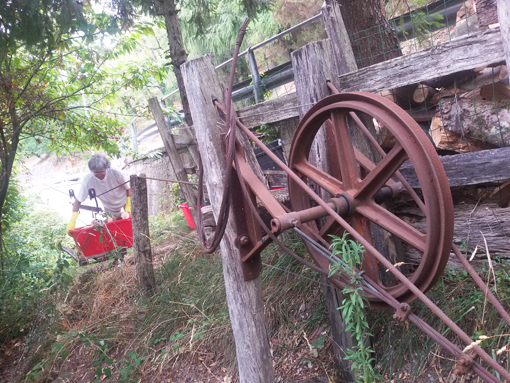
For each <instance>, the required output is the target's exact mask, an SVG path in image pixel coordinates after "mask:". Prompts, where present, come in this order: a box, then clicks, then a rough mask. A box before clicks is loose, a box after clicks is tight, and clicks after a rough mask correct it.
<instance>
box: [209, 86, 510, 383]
mask: <svg viewBox="0 0 510 383" xmlns="http://www.w3.org/2000/svg"><path fill="white" fill-rule="evenodd" d="M217 106H218V108H219V109H220V110H221V109H222V106H221V105H219V104H218V103H217ZM358 113H364V114H368V115H369V116H371V117H373V118H375V119H377V120H378V121H380V122H382V123H383V124H384V126H386V127H387V128H388V129H389V130H390V131H391V132H392V134H393V135H394V136H395V137H396V138H397V141H398V143H397V145H396V146H395V147H394V148H393V149H392V150H391V151H389V152H388V153H384V151H382V149H381V148H380V147H379V146H378V145H377V142H375V145H376V146H375V147H376V150H378V151H379V153H380V154H381V156H382V160H380V161H379V162H378V163H373V162H371V161H370V160H369V159H368V158H366V157H365V156H363V155H362V154H361V153H360V152H359V151H358V150H357V149H356V148H352V147H351V149H349V147H348V146H344V143H343V142H331V143H329V147H330V148H331V147H333V148H335V147H336V148H338V150H341V151H347V152H348V153H349V155H345V154H341V153H335V152H334V151H335V150H333V152H334V153H333V159H332V160H331V162H330V163H331V165H332V167H333V168H334V169H333V170H332V172H331V173H332V174H326V173H324V172H322V171H320V170H318V169H317V168H315V167H314V166H312V165H311V164H310V163H308V161H307V158H308V153H309V150H310V146H311V143H312V141H313V137H314V136H315V134H316V132H317V130H318V129H319V128H320V126H321V125H322V124H324V123H326V124H327V125H329V127H328V129H329V130H335V129H336V130H340V132H338V133H332V135H331V137H333V140H334V141H337V140H341V141H342V140H346V139H348V135H349V133H348V129H347V124H345V122H343V121H345V118H347V116H349V117H350V118H352V120H353V121H354V122H355V124H356V125H357V127H358V128H359V129H360V130H361V131H363V132H366V131H367V129H366V127H365V126H364V125H363V124H362V123H359V122H357V120H359V119H357V118H355V116H357V114H358ZM353 114H354V117H353ZM328 121H329V122H328ZM237 126H238V127H239V128H240V129H241V130H242V131H243V132H244V133H245V134H246V135H247V136H248V137H249V138H250V139H251V140H252V141H254V142H255V143H256V144H257V145H258V146H259V147H261V148H262V150H263V151H264V152H265V153H266V154H267V155H268V156H269V157H270V158H272V159H273V160H274V161H275V162H276V163H277V164H278V165H279V166H280V167H281V168H282V169H283V170H284V171H285V172H286V173H287V174H288V176H289V194H290V197H291V203H292V211H291V212H288V211H285V209H283V207H282V209H283V211H284V212H283V213H281V214H278V215H273V217H274V219H273V223H274V224H273V225H272V226H273V230H272V231H273V232H274V233H279V232H281V231H282V230H283V229H286V228H291V227H299V228H300V232H301V233H303V235H306V236H307V237H308V238H309V239H310V241H311V242H310V243H309V242H307V247H308V249H309V251H310V255H311V257H312V258H313V260H314V262H315V264H316V266H315V265H311V264H309V263H308V262H307V261H305V260H303V259H300V258H299V257H298V256H295V254H294V255H293V256H294V257H295V258H296V259H298V260H299V261H300V262H303V263H305V264H307V265H308V266H310V267H312V268H313V269H314V270H317V271H319V272H320V273H323V274H326V275H327V273H328V270H329V264H330V259H331V258H330V257H329V256H327V254H326V252H327V251H328V250H327V248H328V246H329V244H328V242H327V235H328V234H330V233H335V232H336V233H338V232H340V231H343V230H345V231H347V232H348V233H349V234H350V235H351V237H352V238H353V239H354V240H356V241H358V242H359V243H360V244H362V245H363V246H364V248H365V250H366V258H368V259H369V262H368V264H369V266H370V267H372V270H370V271H369V272H365V273H364V274H363V275H362V276H363V278H364V280H365V281H366V284H365V289H364V290H365V292H366V296H367V297H368V298H369V300H370V301H371V303H372V305H374V306H375V307H392V308H394V309H395V310H396V314H395V317H396V319H398V320H409V321H410V322H412V323H414V324H415V325H416V326H417V327H418V328H419V329H420V330H422V331H423V332H425V333H426V334H427V335H429V336H430V337H431V338H432V339H434V340H435V341H437V342H438V343H439V344H440V345H441V346H443V347H444V348H445V350H447V351H448V352H450V353H451V354H452V355H453V356H454V357H456V358H458V359H459V364H458V365H459V366H460V367H459V368H461V369H465V370H466V371H467V368H468V367H469V366H472V369H473V371H474V372H475V373H477V374H478V375H479V376H480V377H481V378H482V379H483V380H485V381H487V382H499V381H500V380H499V379H497V378H496V377H494V376H493V375H492V374H491V373H489V372H488V371H487V370H486V369H485V368H484V367H482V366H481V365H480V364H478V363H476V362H473V361H472V360H471V362H470V361H469V360H468V359H466V358H464V356H465V354H464V353H463V352H462V351H461V350H460V349H459V348H458V347H457V346H455V345H454V344H453V343H451V342H450V341H449V340H448V339H446V338H445V337H444V336H442V335H441V334H439V333H438V332H437V331H436V330H434V329H433V328H432V327H430V326H429V325H428V324H427V323H426V322H424V321H423V320H421V319H420V318H419V317H417V316H416V315H414V314H413V313H411V310H410V309H409V308H408V307H409V306H408V305H407V303H406V302H409V301H411V300H413V299H415V298H419V299H420V300H421V301H422V302H423V303H424V304H425V305H426V306H427V307H429V309H430V310H431V311H433V312H434V313H435V314H436V315H437V316H438V317H439V318H440V319H441V320H442V321H443V322H444V323H445V324H446V325H447V326H448V327H450V328H451V329H452V331H453V332H454V333H455V334H456V335H457V336H458V337H459V338H460V339H461V340H462V341H463V342H464V343H465V344H466V345H471V344H472V340H471V338H470V337H469V335H467V334H466V333H465V332H464V331H462V330H461V329H460V328H459V327H458V326H457V325H456V324H455V323H454V322H453V321H452V320H451V319H450V318H449V317H448V316H447V315H446V314H444V313H443V312H442V311H441V310H440V309H439V308H438V307H437V306H436V305H435V304H434V303H433V302H432V301H431V300H430V299H428V298H427V296H426V295H425V294H424V292H426V291H427V290H428V289H429V288H430V287H432V285H433V284H434V283H435V282H436V281H437V279H438V278H439V276H440V275H441V273H442V271H443V269H444V267H445V265H446V262H447V259H448V255H449V252H450V248H451V245H452V237H453V204H452V201H451V195H450V192H449V187H448V182H447V179H446V176H445V174H444V170H443V169H442V166H441V163H440V161H439V158H438V157H437V154H436V153H435V150H434V148H433V147H432V146H431V144H430V142H429V141H428V139H427V138H426V136H425V135H424V133H423V131H422V130H421V128H420V127H419V126H417V125H416V123H415V122H414V120H412V119H411V118H410V117H409V116H408V115H407V114H406V113H405V112H404V111H403V110H401V109H400V108H398V107H395V105H394V104H392V103H390V102H388V101H387V100H384V99H382V98H381V97H378V96H374V95H371V94H365V93H359V92H356V93H350V94H342V95H334V96H331V97H328V98H326V99H324V100H322V101H321V102H319V103H318V104H316V106H314V107H313V108H312V109H311V110H310V111H309V113H308V114H307V115H306V116H305V117H304V118H303V120H302V122H301V124H300V126H299V127H298V131H297V132H296V135H295V139H294V141H293V144H292V147H291V156H290V160H289V166H287V165H285V164H284V163H283V162H282V161H280V160H279V159H278V158H277V157H276V156H275V155H274V154H273V153H272V152H271V151H270V150H269V149H267V148H266V147H265V146H264V145H263V144H262V143H261V142H260V141H259V140H258V139H257V138H256V137H255V136H254V135H253V133H251V132H250V131H249V129H248V128H246V127H245V126H243V125H242V124H241V123H240V122H239V121H237ZM372 144H373V145H374V142H373V141H372ZM237 158H238V159H239V156H238V157H237ZM404 161H411V162H412V163H413V166H414V168H415V169H416V170H417V174H418V179H419V180H420V184H421V186H422V190H423V200H422V199H421V198H420V197H419V196H418V195H417V194H416V193H415V192H414V191H413V190H412V189H411V188H410V187H409V184H408V183H407V182H406V181H405V179H403V177H402V176H401V175H400V174H399V172H398V168H399V166H400V165H401V164H402V163H403V162H404ZM238 166H239V168H241V167H242V166H241V165H240V164H239V165H238ZM239 170H240V169H239ZM241 174H242V175H243V176H244V174H243V173H242V172H241ZM392 178H394V179H392ZM395 180H398V181H399V182H396V181H395ZM310 181H311V183H313V184H315V185H318V186H319V187H320V188H323V189H324V190H326V191H328V192H329V193H330V194H331V195H332V196H333V198H331V199H330V200H329V201H324V200H322V199H321V197H320V196H319V195H318V193H317V192H316V191H315V190H314V189H313V188H312V187H310V185H309V184H308V183H309V182H310ZM243 184H246V185H249V186H250V188H251V187H252V185H255V187H254V188H253V189H250V190H251V191H252V192H254V196H257V197H258V198H259V199H261V200H262V202H263V203H264V205H268V206H271V204H272V202H270V201H269V197H268V196H267V195H266V193H265V192H264V191H262V189H261V188H259V186H257V185H256V182H253V180H250V177H249V176H248V177H247V178H246V179H244V182H243ZM403 191H407V192H408V193H409V195H410V196H411V197H412V199H413V200H414V202H415V203H416V205H417V206H418V207H419V208H421V209H422V211H423V213H424V214H425V216H426V218H427V231H426V232H425V233H421V232H419V231H417V230H415V229H414V228H413V227H412V226H410V225H408V224H407V223H405V222H403V221H402V220H400V219H399V218H398V217H396V216H394V215H393V214H392V213H391V212H389V211H387V210H386V209H385V208H384V207H382V206H380V205H379V204H378V203H380V202H381V199H385V198H392V197H394V196H395V195H398V194H400V193H401V192H403ZM266 198H267V200H265V199H266ZM271 198H272V197H271ZM263 199H264V200H263ZM312 201H313V203H315V204H317V205H318V206H312V205H311V203H312ZM251 208H252V211H253V210H254V209H253V204H252V207H251ZM327 216H329V219H328V220H327V222H326V223H325V224H324V225H323V226H322V227H320V226H318V225H317V220H318V218H320V217H327ZM357 216H358V217H362V218H363V219H364V220H365V222H366V221H370V222H373V223H376V224H378V225H379V226H381V227H383V228H384V229H385V230H387V231H388V232H389V233H391V234H392V235H395V236H397V237H398V238H400V239H402V240H403V241H404V242H406V243H407V244H408V245H410V246H413V247H415V248H416V249H417V250H418V251H419V252H420V253H421V254H422V258H421V262H420V264H419V265H417V267H416V269H415V270H414V271H413V272H412V273H411V274H407V275H404V274H403V273H402V272H401V271H400V270H399V269H398V266H397V265H393V264H392V263H391V262H390V261H389V260H388V259H387V258H386V257H385V255H384V254H381V253H380V252H379V251H377V250H376V249H375V248H374V246H373V245H372V243H371V241H370V238H367V237H370V233H367V232H363V230H359V226H356V223H355V222H354V223H353V221H355V218H356V217H357ZM259 222H260V220H259ZM268 235H269V236H270V237H271V239H273V240H274V241H276V242H277V243H278V242H279V241H278V240H277V239H276V237H275V236H274V234H273V233H268ZM257 238H259V239H256V240H253V239H252V236H251V235H250V236H249V241H248V240H246V239H243V240H242V239H241V237H239V244H240V245H241V242H243V243H246V245H245V246H241V247H242V248H246V255H245V256H244V257H243V260H251V258H252V256H254V257H258V256H259V254H260V251H261V250H262V249H263V248H264V247H265V246H266V244H267V242H268V241H263V240H261V239H260V235H259V236H258V237H257ZM279 245H281V243H279ZM321 245H322V246H323V248H322V249H321V247H320V246H321ZM281 246H283V245H281ZM287 250H288V249H287ZM379 264H380V265H381V266H382V267H383V268H385V269H386V272H390V273H391V274H393V275H394V276H395V278H396V279H397V281H398V282H397V283H396V284H394V285H391V286H385V285H383V284H382V283H381V280H380V278H379V275H378V273H377V272H376V271H374V266H375V265H377V266H378V265H379ZM364 266H365V265H364ZM380 269H381V268H380ZM330 280H331V282H332V283H333V284H334V285H335V286H336V287H337V288H339V289H342V288H343V287H344V286H345V277H343V276H342V275H339V276H337V277H335V278H331V279H330ZM487 290H488V289H485V290H484V292H485V293H486V294H487ZM489 299H490V298H489ZM507 315H508V314H507ZM505 319H506V318H505ZM472 351H474V352H475V353H476V354H478V356H480V357H481V359H483V360H484V361H485V362H486V363H487V364H488V365H489V366H490V367H491V368H493V369H494V370H495V371H497V372H498V373H499V374H500V375H501V376H502V377H503V378H504V379H506V380H510V374H509V373H508V371H506V370H504V368H503V367H502V366H500V365H499V364H498V363H497V361H495V360H494V359H492V358H491V357H490V356H489V355H488V354H487V353H486V352H485V351H484V350H483V349H481V348H480V347H479V346H476V345H472ZM459 372H461V370H459Z"/></svg>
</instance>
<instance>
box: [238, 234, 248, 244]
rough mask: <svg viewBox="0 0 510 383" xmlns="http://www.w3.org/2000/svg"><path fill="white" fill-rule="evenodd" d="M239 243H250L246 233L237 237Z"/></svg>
mask: <svg viewBox="0 0 510 383" xmlns="http://www.w3.org/2000/svg"><path fill="white" fill-rule="evenodd" d="M239 244H240V245H241V246H248V245H249V244H250V238H248V236H247V235H241V236H240V237H239Z"/></svg>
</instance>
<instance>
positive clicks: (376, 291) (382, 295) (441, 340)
mask: <svg viewBox="0 0 510 383" xmlns="http://www.w3.org/2000/svg"><path fill="white" fill-rule="evenodd" d="M295 230H296V229H295ZM296 231H297V232H298V233H299V235H301V237H303V239H305V240H307V242H308V243H310V244H311V245H312V246H314V247H315V248H316V249H317V250H318V251H319V252H321V253H322V254H323V255H324V256H326V258H328V259H329V258H330V256H329V255H331V251H330V250H328V249H327V248H323V247H321V246H319V245H318V244H316V243H314V242H313V240H312V239H311V238H310V237H308V236H307V235H306V234H304V233H302V232H301V231H300V230H296ZM348 274H350V272H348ZM356 274H357V275H359V276H361V277H362V278H363V281H362V283H363V285H365V286H366V287H367V288H368V289H369V290H370V292H371V294H373V295H374V296H376V297H378V298H379V299H381V300H382V301H384V302H385V303H387V304H388V305H389V306H391V307H393V308H394V309H395V310H397V309H398V308H399V306H400V302H399V301H398V300H397V299H396V298H394V297H393V296H391V295H390V294H389V293H388V292H387V291H386V290H384V288H383V287H382V286H380V285H379V284H377V283H375V282H374V281H373V280H372V279H370V277H368V276H367V274H364V273H359V272H358V273H356ZM328 279H329V281H330V282H331V283H333V285H335V286H336V287H337V288H341V286H339V284H338V281H337V280H335V279H333V278H328ZM408 320H409V321H410V322H412V323H414V324H415V325H416V327H418V329H419V330H421V331H422V332H424V333H425V334H426V335H428V336H430V337H431V338H432V339H433V340H435V341H436V342H437V343H438V344H439V345H441V346H442V347H443V348H444V349H445V350H446V351H447V352H449V353H450V354H451V355H452V356H454V357H455V358H457V359H459V358H460V357H461V356H462V355H464V353H463V352H462V350H460V349H459V348H458V347H457V346H455V345H454V344H453V343H452V342H450V341H449V340H448V339H447V338H445V337H444V336H443V335H441V334H440V333H439V332H438V331H436V330H435V329H434V328H432V327H431V326H430V325H429V324H428V323H426V322H425V321H424V320H423V319H421V318H420V317H418V316H417V315H415V314H413V313H411V314H410V315H409V317H408ZM472 369H473V371H474V372H475V373H476V374H477V375H478V376H480V377H481V378H482V379H484V380H485V381H486V382H489V383H491V382H494V383H498V382H499V383H501V381H500V380H499V379H497V378H496V377H495V376H494V375H492V374H491V373H490V372H489V371H487V370H486V369H485V368H484V367H483V366H481V365H480V364H478V363H476V362H474V363H473V366H472Z"/></svg>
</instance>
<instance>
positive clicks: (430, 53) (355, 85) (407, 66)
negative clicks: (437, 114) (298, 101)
mask: <svg viewBox="0 0 510 383" xmlns="http://www.w3.org/2000/svg"><path fill="white" fill-rule="evenodd" d="M501 3H508V2H506V1H501ZM504 59H505V53H504V50H503V42H502V38H501V33H500V31H499V28H496V29H493V30H489V31H486V32H485V33H482V34H479V35H474V36H468V37H464V38H461V39H458V40H454V41H450V42H446V43H443V44H440V45H437V46H435V47H432V48H429V49H424V50H422V51H419V52H416V53H411V54H409V55H406V56H401V57H397V58H394V59H391V60H388V61H384V62H382V63H379V64H375V65H372V66H370V67H367V68H363V69H361V70H358V71H357V72H354V73H348V74H345V75H341V76H340V79H339V80H340V88H339V90H340V91H341V92H349V91H364V92H374V93H377V92H382V91H384V90H388V89H394V88H397V87H401V86H406V85H410V84H416V83H419V82H424V81H427V80H430V79H434V78H438V77H441V76H446V75H448V74H451V73H455V72H460V71H463V70H469V69H473V68H477V67H481V66H484V65H488V64H493V63H498V62H500V61H502V60H504Z"/></svg>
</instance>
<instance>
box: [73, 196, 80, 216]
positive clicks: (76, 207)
mask: <svg viewBox="0 0 510 383" xmlns="http://www.w3.org/2000/svg"><path fill="white" fill-rule="evenodd" d="M80 206H81V202H80V201H78V199H77V198H74V204H73V213H78V212H79V211H80Z"/></svg>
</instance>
